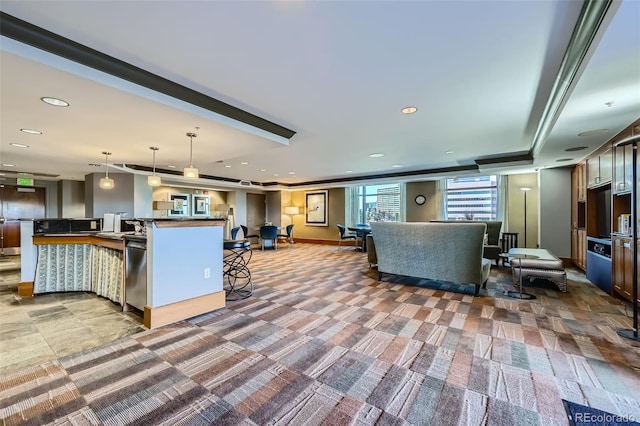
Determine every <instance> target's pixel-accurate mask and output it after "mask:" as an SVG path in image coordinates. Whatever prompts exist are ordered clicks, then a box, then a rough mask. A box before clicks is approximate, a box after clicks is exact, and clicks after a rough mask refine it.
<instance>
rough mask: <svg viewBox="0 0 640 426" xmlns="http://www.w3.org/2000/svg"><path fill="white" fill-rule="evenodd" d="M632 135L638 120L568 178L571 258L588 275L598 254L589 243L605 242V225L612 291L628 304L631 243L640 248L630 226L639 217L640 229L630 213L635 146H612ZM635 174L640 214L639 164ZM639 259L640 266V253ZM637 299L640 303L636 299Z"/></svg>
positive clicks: (637, 130)
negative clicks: (570, 188) (570, 184)
mask: <svg viewBox="0 0 640 426" xmlns="http://www.w3.org/2000/svg"><path fill="white" fill-rule="evenodd" d="M633 135H640V118H639V119H638V120H636V121H635V122H634V123H632V124H631V125H630V126H628V127H627V128H626V129H624V130H623V131H622V132H620V133H619V134H618V135H616V136H615V137H614V138H612V139H611V140H610V141H607V142H606V143H605V144H603V145H602V146H601V147H600V148H599V149H598V150H596V151H595V152H594V153H592V154H591V155H589V156H588V157H587V158H586V159H585V160H584V161H583V162H581V163H579V164H577V165H576V166H575V167H574V169H573V171H572V176H571V177H572V191H571V194H572V196H571V198H572V202H571V257H572V260H573V262H574V264H575V265H576V266H577V267H579V268H581V269H583V270H586V271H587V276H589V269H590V268H589V266H588V265H589V263H590V262H591V261H590V259H591V260H596V259H595V257H597V256H596V255H597V254H600V253H597V252H596V253H592V252H591V251H590V250H589V248H588V247H590V246H591V245H593V244H592V243H593V242H594V240H596V241H598V242H599V243H602V242H603V240H606V241H605V242H606V243H607V244H608V239H609V235H604V232H603V228H604V229H607V230H608V231H609V232H610V234H611V235H610V238H611V241H610V243H611V286H610V291H611V293H612V294H613V295H617V296H619V297H621V298H623V299H626V300H628V301H629V302H631V301H632V299H633V296H632V293H633V244H636V245H638V252H640V240H639V241H635V242H634V241H633V238H632V236H631V224H632V223H633V222H632V221H633V220H638V229H639V230H640V217H639V218H632V217H631V191H632V186H633V176H632V174H633V166H632V160H633V148H632V147H631V146H625V147H616V146H615V144H616V143H617V142H619V141H621V140H624V139H626V138H628V137H630V136H633ZM638 164H639V165H640V156H639V161H638ZM637 176H638V178H639V179H638V191H637V194H636V196H637V203H638V211H639V212H640V167H638V173H637ZM638 216H640V214H639V215H638ZM603 217H604V218H606V220H604V219H603ZM603 220H604V222H603ZM600 246H602V244H601V245H600ZM600 257H602V256H600ZM599 261H601V259H600V260H599ZM638 262H639V264H640V256H639V258H638ZM594 284H595V283H594ZM637 303H638V304H640V298H638V300H637Z"/></svg>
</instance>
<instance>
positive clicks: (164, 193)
mask: <svg viewBox="0 0 640 426" xmlns="http://www.w3.org/2000/svg"><path fill="white" fill-rule="evenodd" d="M205 193H206V195H209V199H210V202H209V205H210V208H211V210H215V208H216V206H217V205H218V204H227V193H226V192H223V191H206V190H202V189H192V188H180V187H173V186H159V187H156V188H154V189H153V201H167V200H168V199H169V194H205ZM167 213H168V212H167V211H166V210H154V211H153V217H167Z"/></svg>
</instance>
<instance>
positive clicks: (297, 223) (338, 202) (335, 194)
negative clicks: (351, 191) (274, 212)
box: [281, 188, 346, 240]
mask: <svg viewBox="0 0 640 426" xmlns="http://www.w3.org/2000/svg"><path fill="white" fill-rule="evenodd" d="M328 191H329V203H328V204H329V205H328V219H329V226H307V225H306V224H305V217H306V216H305V210H304V207H305V198H306V197H305V194H306V192H307V191H292V192H289V193H287V194H283V196H282V206H281V209H282V210H281V211H284V208H285V207H286V206H290V205H292V206H298V208H299V210H300V214H299V215H296V216H294V217H293V224H294V228H293V235H294V237H295V238H303V239H313V240H337V239H338V228H337V226H336V225H338V224H344V220H345V191H346V189H345V188H331V189H329V190H328ZM285 217H286V219H284V218H285ZM289 222H290V219H289V216H288V215H284V217H283V222H282V223H283V225H285V223H286V224H288V223H289ZM285 226H286V225H285Z"/></svg>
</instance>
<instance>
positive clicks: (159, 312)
mask: <svg viewBox="0 0 640 426" xmlns="http://www.w3.org/2000/svg"><path fill="white" fill-rule="evenodd" d="M224 306H225V292H224V290H222V291H218V292H216V293H210V294H205V295H204V296H200V297H194V298H193V299H187V300H182V301H180V302H176V303H170V304H168V305H163V306H156V307H153V308H152V307H150V306H145V307H144V326H145V327H147V328H149V329H152V328H158V327H162V326H163V325H167V324H172V323H174V322H177V321H181V320H185V319H188V318H193V317H195V316H198V315H202V314H206V313H207V312H211V311H215V310H216V309H220V308H224Z"/></svg>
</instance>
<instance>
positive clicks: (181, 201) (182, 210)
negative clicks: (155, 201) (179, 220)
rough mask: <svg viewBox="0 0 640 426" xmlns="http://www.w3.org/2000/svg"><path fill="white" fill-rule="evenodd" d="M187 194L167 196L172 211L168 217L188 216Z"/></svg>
mask: <svg viewBox="0 0 640 426" xmlns="http://www.w3.org/2000/svg"><path fill="white" fill-rule="evenodd" d="M190 198H191V197H190V196H189V194H169V201H173V209H171V210H169V216H189V199H190Z"/></svg>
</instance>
